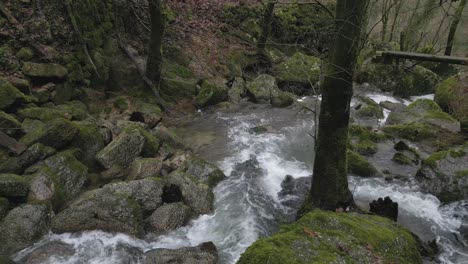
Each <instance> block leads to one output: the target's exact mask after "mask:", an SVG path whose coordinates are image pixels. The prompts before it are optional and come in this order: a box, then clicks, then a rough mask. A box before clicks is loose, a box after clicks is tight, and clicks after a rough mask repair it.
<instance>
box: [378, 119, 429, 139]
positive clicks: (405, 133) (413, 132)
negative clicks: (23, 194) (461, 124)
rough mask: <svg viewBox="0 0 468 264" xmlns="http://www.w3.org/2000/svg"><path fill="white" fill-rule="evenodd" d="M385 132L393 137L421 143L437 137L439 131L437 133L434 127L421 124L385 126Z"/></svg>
mask: <svg viewBox="0 0 468 264" xmlns="http://www.w3.org/2000/svg"><path fill="white" fill-rule="evenodd" d="M383 131H384V132H386V133H389V134H391V135H393V136H396V137H401V138H404V139H408V140H411V141H420V140H424V139H430V138H436V137H437V131H435V130H434V129H433V127H431V126H430V125H426V124H419V123H411V124H402V125H390V126H385V127H384V128H383Z"/></svg>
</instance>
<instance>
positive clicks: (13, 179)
mask: <svg viewBox="0 0 468 264" xmlns="http://www.w3.org/2000/svg"><path fill="white" fill-rule="evenodd" d="M28 191H29V181H28V179H26V178H25V177H23V176H19V175H15V174H0V197H10V198H13V197H25V196H27V195H28Z"/></svg>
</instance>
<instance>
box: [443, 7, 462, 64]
mask: <svg viewBox="0 0 468 264" xmlns="http://www.w3.org/2000/svg"><path fill="white" fill-rule="evenodd" d="M465 6H466V0H461V1H460V4H459V5H458V7H457V10H456V11H455V15H454V17H453V20H452V23H451V24H450V30H449V34H448V38H447V46H446V47H445V52H444V54H445V55H447V56H450V55H452V49H453V41H454V40H455V33H456V32H457V28H458V24H460V20H461V17H462V15H463V9H464V8H465Z"/></svg>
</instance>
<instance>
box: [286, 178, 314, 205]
mask: <svg viewBox="0 0 468 264" xmlns="http://www.w3.org/2000/svg"><path fill="white" fill-rule="evenodd" d="M311 183H312V177H301V178H296V179H295V178H293V177H292V176H291V175H287V176H286V177H285V178H284V180H283V181H282V182H281V191H280V192H279V193H278V198H279V199H280V200H281V203H282V204H283V205H286V206H288V207H291V208H293V209H295V210H299V208H300V207H301V205H302V203H303V202H304V200H305V199H306V197H307V195H308V194H309V191H310V186H311Z"/></svg>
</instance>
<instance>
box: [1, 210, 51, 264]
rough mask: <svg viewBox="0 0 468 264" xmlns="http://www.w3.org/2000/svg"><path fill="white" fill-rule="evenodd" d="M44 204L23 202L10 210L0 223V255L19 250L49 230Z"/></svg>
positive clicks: (48, 214)
mask: <svg viewBox="0 0 468 264" xmlns="http://www.w3.org/2000/svg"><path fill="white" fill-rule="evenodd" d="M49 217H50V212H49V210H48V208H47V206H46V205H42V204H25V205H21V206H19V207H16V208H15V209H13V210H11V211H10V212H9V213H8V215H7V216H6V217H5V218H4V219H3V220H2V222H1V224H0V241H2V243H0V255H2V254H4V255H10V254H12V253H14V252H17V251H20V250H22V249H24V248H26V247H28V246H31V245H32V244H33V243H34V242H36V241H37V240H39V239H40V238H41V237H42V236H44V235H46V234H47V232H49V222H50V219H49Z"/></svg>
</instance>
